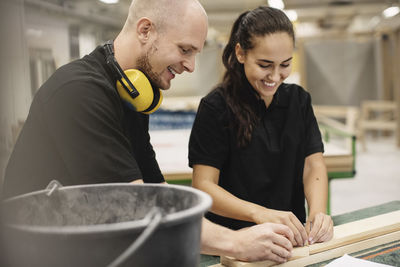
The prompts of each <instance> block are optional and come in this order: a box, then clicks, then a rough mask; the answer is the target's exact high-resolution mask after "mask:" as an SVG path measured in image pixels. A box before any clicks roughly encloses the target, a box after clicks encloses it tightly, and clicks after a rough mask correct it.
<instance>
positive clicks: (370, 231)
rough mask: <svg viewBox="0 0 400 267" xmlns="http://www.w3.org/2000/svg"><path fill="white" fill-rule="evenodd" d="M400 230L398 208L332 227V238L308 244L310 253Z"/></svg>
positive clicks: (399, 212)
mask: <svg viewBox="0 0 400 267" xmlns="http://www.w3.org/2000/svg"><path fill="white" fill-rule="evenodd" d="M399 230H400V210H398V211H393V212H389V213H385V214H382V215H378V216H374V217H370V218H366V219H362V220H358V221H354V222H350V223H345V224H342V225H338V226H335V227H334V236H333V238H332V240H330V241H328V242H324V243H318V244H314V245H311V246H309V248H310V254H315V253H318V252H321V251H325V250H329V249H332V248H336V247H340V246H344V245H347V244H350V243H354V242H358V241H361V240H365V239H369V238H372V237H376V236H380V235H384V234H387V233H391V232H395V231H399Z"/></svg>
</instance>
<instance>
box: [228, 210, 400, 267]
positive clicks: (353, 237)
mask: <svg viewBox="0 0 400 267" xmlns="http://www.w3.org/2000/svg"><path fill="white" fill-rule="evenodd" d="M387 236H388V237H387ZM390 238H391V239H393V238H398V239H400V210H398V211H394V212H390V213H385V214H382V215H378V216H374V217H370V218H366V219H362V220H358V221H354V222H350V223H346V224H342V225H338V226H335V227H334V237H333V238H332V240H330V241H328V242H325V243H317V244H313V245H310V246H307V247H300V248H294V249H293V255H298V257H297V259H294V258H293V259H290V260H289V261H288V262H287V263H284V264H282V265H279V266H282V267H283V266H285V267H286V266H287V267H289V266H304V265H307V264H312V263H313V262H314V263H315V262H318V261H315V260H319V261H321V260H324V259H325V260H328V259H331V258H334V257H340V256H342V255H344V254H345V253H352V252H355V251H357V249H358V250H360V249H365V248H369V247H372V246H376V245H379V244H377V243H379V242H390V241H387V240H388V239H390ZM394 240H396V239H394ZM380 244H383V243H380ZM368 246H369V247H368ZM307 250H308V251H307ZM297 251H299V252H297ZM305 251H307V252H308V253H309V255H310V256H308V255H307V253H305ZM301 254H303V255H304V256H303V257H301V256H300V255H301ZM314 255H315V256H314ZM299 256H300V258H299ZM313 259H314V261H313ZM310 261H313V262H310ZM302 262H307V264H304V265H301V264H302ZM221 264H223V266H228V267H268V266H274V264H275V263H274V262H272V261H262V262H241V261H237V260H235V259H232V258H227V257H224V256H221ZM296 264H298V265H296Z"/></svg>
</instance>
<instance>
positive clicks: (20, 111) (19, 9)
mask: <svg viewBox="0 0 400 267" xmlns="http://www.w3.org/2000/svg"><path fill="white" fill-rule="evenodd" d="M0 19H1V23H0V36H2V41H1V49H0V58H1V60H0V62H1V65H0V189H1V181H2V180H3V175H4V169H5V165H6V163H7V161H8V157H9V154H10V152H11V149H12V145H13V136H12V130H11V129H12V126H13V125H16V124H17V121H18V120H22V119H24V118H25V117H26V116H27V114H28V109H29V105H30V102H31V93H30V92H31V90H30V78H29V61H28V50H27V46H26V40H25V34H24V33H25V28H24V8H23V1H22V0H2V1H0Z"/></svg>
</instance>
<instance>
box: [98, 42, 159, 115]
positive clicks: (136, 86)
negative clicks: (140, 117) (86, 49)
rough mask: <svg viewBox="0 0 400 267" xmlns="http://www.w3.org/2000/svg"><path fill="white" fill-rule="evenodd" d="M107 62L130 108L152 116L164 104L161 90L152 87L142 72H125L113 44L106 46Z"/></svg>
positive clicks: (122, 96)
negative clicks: (118, 60) (115, 55)
mask: <svg viewBox="0 0 400 267" xmlns="http://www.w3.org/2000/svg"><path fill="white" fill-rule="evenodd" d="M104 49H105V51H106V62H107V65H109V66H110V67H111V69H112V70H113V71H114V73H115V75H116V78H117V84H116V86H117V91H118V93H119V95H120V97H121V99H122V100H123V101H124V102H125V103H126V104H127V106H128V107H130V108H132V109H133V110H135V111H138V112H142V113H145V114H150V113H153V112H154V111H156V110H157V109H158V108H159V107H160V105H161V102H162V99H163V96H162V92H161V91H160V89H158V88H155V87H153V86H152V85H151V83H150V81H149V79H147V77H146V75H145V74H144V73H143V72H141V71H140V70H136V69H128V70H125V71H123V70H122V68H121V66H120V65H119V64H118V62H117V60H116V59H115V57H114V49H113V42H112V41H107V42H106V43H105V45H104Z"/></svg>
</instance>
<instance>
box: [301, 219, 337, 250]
mask: <svg viewBox="0 0 400 267" xmlns="http://www.w3.org/2000/svg"><path fill="white" fill-rule="evenodd" d="M310 229H311V230H310ZM306 230H307V233H308V243H309V244H310V245H311V244H313V243H320V242H325V241H329V240H331V239H332V237H333V221H332V218H331V216H329V215H327V214H324V213H322V212H319V213H317V214H316V215H315V216H310V217H309V218H308V221H307V223H306Z"/></svg>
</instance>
